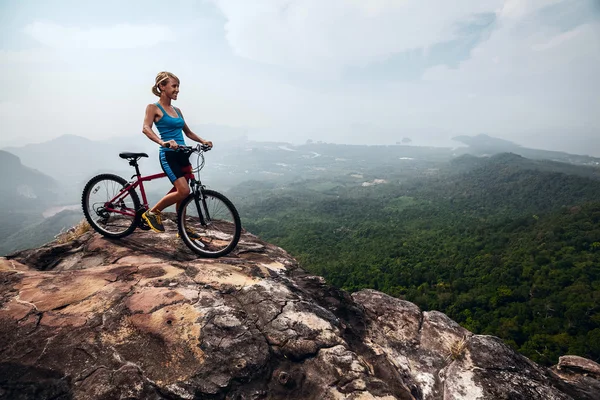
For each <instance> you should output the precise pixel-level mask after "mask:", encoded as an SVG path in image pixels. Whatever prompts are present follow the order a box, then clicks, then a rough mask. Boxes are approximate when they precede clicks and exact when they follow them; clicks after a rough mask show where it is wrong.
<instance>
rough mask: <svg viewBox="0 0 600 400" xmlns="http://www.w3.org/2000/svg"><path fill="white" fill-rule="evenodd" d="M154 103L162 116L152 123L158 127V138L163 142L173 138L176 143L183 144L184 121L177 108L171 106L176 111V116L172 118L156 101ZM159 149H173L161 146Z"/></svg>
mask: <svg viewBox="0 0 600 400" xmlns="http://www.w3.org/2000/svg"><path fill="white" fill-rule="evenodd" d="M156 105H157V106H158V108H160V111H162V113H163V116H162V118H161V119H159V120H158V121H156V122H155V123H154V125H156V129H158V133H160V140H162V141H163V142H166V141H169V140H174V141H175V142H176V143H177V144H178V145H180V146H185V141H184V140H183V126H184V125H185V121H184V120H183V118H182V117H181V114H179V110H177V109H176V108H175V107H173V108H175V112H176V113H177V118H173V117H171V116H170V115H169V114H167V112H166V111H165V109H164V108H162V106H161V105H160V104H159V103H156ZM160 151H173V149H169V148H167V147H161V148H160Z"/></svg>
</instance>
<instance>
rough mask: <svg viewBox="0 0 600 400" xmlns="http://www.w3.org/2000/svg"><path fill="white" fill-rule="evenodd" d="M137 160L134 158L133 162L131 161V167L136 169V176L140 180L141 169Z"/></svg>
mask: <svg viewBox="0 0 600 400" xmlns="http://www.w3.org/2000/svg"><path fill="white" fill-rule="evenodd" d="M137 160H138V159H137V158H132V159H131V160H129V165H131V166H132V167H134V168H135V175H136V176H137V177H138V178H139V177H140V167H139V166H138V163H137Z"/></svg>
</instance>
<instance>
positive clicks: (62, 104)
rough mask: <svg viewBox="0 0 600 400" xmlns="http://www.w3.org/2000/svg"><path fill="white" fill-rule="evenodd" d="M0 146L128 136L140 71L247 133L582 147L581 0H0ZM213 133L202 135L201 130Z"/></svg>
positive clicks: (585, 130) (592, 33)
mask: <svg viewBox="0 0 600 400" xmlns="http://www.w3.org/2000/svg"><path fill="white" fill-rule="evenodd" d="M0 7H1V8H0V21H1V23H0V31H1V39H0V82H1V86H2V91H1V94H0V96H1V97H0V101H1V107H0V147H2V146H8V145H11V146H20V145H24V144H27V143H34V142H43V141H47V140H50V139H52V138H55V137H58V136H61V135H63V134H74V135H78V136H82V137H86V138H90V139H94V140H100V139H104V138H110V137H120V136H128V137H130V136H132V135H140V140H147V139H145V138H144V137H143V136H142V134H141V125H142V118H143V113H144V109H145V106H146V104H148V103H150V102H154V101H156V99H157V98H156V97H154V96H153V95H152V94H151V92H150V88H151V86H152V85H153V83H154V77H155V76H156V73H157V72H158V71H162V70H167V71H171V72H173V73H175V74H176V75H178V76H179V78H180V79H181V93H180V96H179V100H178V101H177V103H176V105H177V106H179V107H180V108H181V109H182V111H183V113H184V116H185V117H186V120H187V122H188V125H190V127H191V128H192V129H193V130H195V131H196V133H198V134H200V135H202V132H201V131H200V130H198V129H194V126H200V125H204V124H216V125H223V126H230V127H238V128H240V129H242V130H243V131H244V132H246V133H247V136H248V138H249V139H251V140H277V141H285V142H290V143H303V142H305V141H306V140H308V139H312V140H315V141H316V140H322V141H325V142H334V143H358V144H370V143H372V144H394V143H397V142H400V141H401V140H402V138H404V137H409V138H411V139H412V144H415V145H435V146H454V145H456V144H457V143H456V142H453V141H452V140H451V138H452V137H454V136H457V135H476V134H480V133H485V134H488V135H491V136H495V137H499V138H503V139H507V140H511V141H514V142H516V143H518V144H520V145H523V146H527V147H535V148H540V149H548V150H562V151H567V152H572V153H577V154H589V155H595V156H600V144H599V141H598V137H599V134H600V112H598V110H600V96H598V93H600V77H599V74H598V71H600V1H598V0H455V1H446V0H438V1H420V0H326V1H325V0H287V1H283V0H254V1H247V0H205V1H192V0H189V1H188V0H171V1H169V2H166V1H160V2H159V1H154V0H143V1H122V0H121V1H103V2H82V1H78V0H73V1H66V0H56V1H51V2H40V1H32V0H21V1H18V2H16V1H15V2H12V1H0ZM209 139H211V140H213V141H214V142H215V144H218V140H219V138H217V137H209Z"/></svg>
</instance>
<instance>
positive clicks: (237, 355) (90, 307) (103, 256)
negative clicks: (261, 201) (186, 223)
mask: <svg viewBox="0 0 600 400" xmlns="http://www.w3.org/2000/svg"><path fill="white" fill-rule="evenodd" d="M171 225H172V224H169V221H167V223H166V226H167V229H169V228H171V229H170V232H169V231H168V232H166V233H161V234H155V233H152V232H142V231H136V232H135V233H134V234H133V235H131V236H129V237H127V238H124V239H121V240H108V239H105V238H103V237H101V236H99V235H98V234H96V233H93V232H88V233H85V234H84V235H82V236H80V237H79V238H77V239H75V240H73V241H71V242H68V243H63V244H58V243H49V244H48V245H45V246H43V247H41V248H39V249H32V250H26V251H22V252H19V253H16V254H13V255H10V256H9V257H6V258H0V399H4V398H6V399H36V400H37V399H232V400H233V399H235V400H244V399H248V400H249V399H319V400H320V399H355V400H359V399H360V400H367V399H373V400H375V399H381V400H384V399H385V400H391V399H544V400H546V399H590V400H591V399H598V398H600V381H599V380H598V379H599V378H600V367H599V366H598V365H597V364H595V363H593V362H592V361H590V360H585V359H581V358H578V357H570V358H569V357H567V358H564V359H562V364H561V365H559V366H556V367H554V368H552V369H547V368H544V367H541V366H539V365H537V364H535V363H533V362H531V361H530V360H528V359H527V358H525V357H523V356H521V355H519V354H517V353H515V352H514V351H512V350H511V349H510V348H509V347H507V346H506V345H504V344H503V343H502V341H501V340H499V339H497V338H495V337H490V336H480V335H474V334H472V333H471V332H469V331H467V330H465V329H464V328H462V327H460V326H459V325H458V324H457V323H455V322H454V321H452V320H451V319H449V318H448V317H447V316H446V315H444V314H442V313H439V312H436V311H429V312H422V311H421V310H420V309H419V308H418V307H417V306H416V305H414V304H412V303H409V302H407V301H403V300H399V299H395V298H392V297H389V296H387V295H385V294H382V293H380V292H376V291H373V290H363V291H361V292H357V293H354V294H353V295H350V294H348V293H346V292H344V291H341V290H338V289H335V288H333V287H331V286H329V285H328V284H327V283H326V282H325V281H324V280H323V279H322V278H320V277H316V276H311V275H309V274H307V273H305V272H304V271H303V270H302V269H301V268H300V267H299V266H298V264H297V262H296V261H295V260H294V259H293V258H291V257H290V256H289V255H288V254H287V253H286V252H285V251H283V250H282V249H280V248H278V247H275V246H273V245H270V244H268V243H264V242H262V241H261V240H259V239H258V238H257V237H255V236H253V235H251V234H249V233H247V232H244V233H243V235H242V238H241V240H240V244H239V245H238V247H237V249H236V250H235V251H234V252H233V253H232V254H230V255H229V256H227V257H223V258H220V259H216V260H212V259H201V258H198V257H196V255H194V254H193V253H191V252H190V251H189V250H188V249H187V247H185V246H184V245H183V243H181V242H180V241H179V240H178V239H176V238H175V228H174V227H173V226H171Z"/></svg>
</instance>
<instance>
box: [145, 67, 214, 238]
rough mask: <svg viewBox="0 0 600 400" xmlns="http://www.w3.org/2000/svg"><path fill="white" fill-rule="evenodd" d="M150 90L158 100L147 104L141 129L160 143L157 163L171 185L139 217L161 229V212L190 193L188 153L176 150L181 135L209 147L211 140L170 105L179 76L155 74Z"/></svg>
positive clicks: (183, 142) (179, 144)
mask: <svg viewBox="0 0 600 400" xmlns="http://www.w3.org/2000/svg"><path fill="white" fill-rule="evenodd" d="M152 93H154V95H156V96H158V97H159V100H158V102H157V103H154V104H148V106H147V107H146V116H145V117H144V127H143V129H142V132H144V134H145V135H146V136H148V138H149V139H150V140H152V141H153V142H155V143H157V144H158V145H160V146H161V147H160V151H159V158H160V165H161V167H162V169H163V171H165V173H166V174H167V176H168V177H169V180H170V181H171V183H172V184H173V186H174V187H173V189H171V191H170V192H169V193H167V195H166V196H165V197H163V198H162V199H160V201H159V202H158V203H156V205H155V206H154V207H152V208H151V209H150V210H148V211H146V212H145V213H144V214H143V215H142V218H143V219H144V221H146V223H147V224H148V225H149V226H150V228H151V229H152V230H153V231H155V232H164V231H165V227H164V226H163V224H162V213H161V211H162V210H164V209H165V208H167V207H169V206H170V205H173V204H176V207H177V209H179V204H180V203H181V201H182V200H183V199H185V198H186V197H187V196H188V195H189V194H190V187H189V185H188V182H187V179H186V178H185V175H186V173H190V172H191V170H192V166H191V164H190V161H189V159H188V157H189V156H186V155H185V154H183V153H181V152H178V151H175V150H176V149H177V147H179V146H185V141H184V140H183V134H184V133H185V135H186V136H187V137H189V138H190V139H192V140H194V141H196V142H199V143H202V144H205V145H208V146H210V147H212V142H210V141H208V140H204V139H202V138H201V137H199V136H197V135H196V134H195V133H194V132H192V131H191V130H190V128H189V127H188V126H187V124H186V123H185V120H184V119H183V114H181V110H180V109H178V108H176V107H173V106H172V105H171V101H173V100H177V94H179V78H177V77H176V76H175V75H173V74H172V73H170V72H166V71H165V72H159V73H158V75H156V81H155V84H154V86H152ZM153 123H154V125H156V129H158V132H159V133H160V137H159V136H158V135H157V134H156V133H154V131H153V130H152V124H153ZM167 144H168V146H169V147H168V148H167V147H166V146H167ZM190 233H191V232H190ZM191 234H193V233H191ZM194 236H195V235H194Z"/></svg>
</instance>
